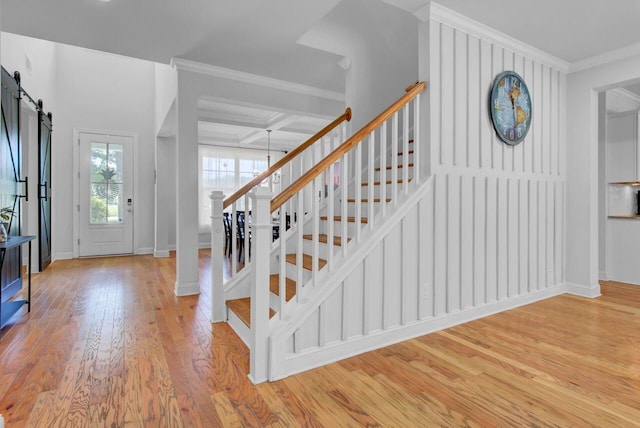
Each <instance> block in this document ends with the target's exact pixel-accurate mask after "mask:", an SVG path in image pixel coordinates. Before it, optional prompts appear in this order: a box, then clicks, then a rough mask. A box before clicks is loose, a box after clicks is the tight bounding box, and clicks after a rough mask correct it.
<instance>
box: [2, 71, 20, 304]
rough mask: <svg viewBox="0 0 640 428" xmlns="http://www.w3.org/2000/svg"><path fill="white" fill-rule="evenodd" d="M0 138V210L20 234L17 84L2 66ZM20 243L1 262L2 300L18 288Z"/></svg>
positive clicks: (10, 229) (14, 232)
mask: <svg viewBox="0 0 640 428" xmlns="http://www.w3.org/2000/svg"><path fill="white" fill-rule="evenodd" d="M1 132H2V137H1V139H0V209H8V210H12V211H13V216H11V219H10V220H9V223H8V226H7V227H6V228H7V232H8V234H9V235H20V197H21V190H20V189H21V188H22V185H21V182H20V165H21V164H22V162H21V160H20V157H21V151H20V85H19V83H18V82H17V81H16V80H15V79H14V78H13V77H12V76H11V75H10V74H9V73H8V72H7V71H6V70H5V69H4V68H3V69H2V130H1ZM21 259H22V251H21V248H20V246H18V247H15V248H12V249H10V250H7V251H6V253H5V255H4V260H3V265H2V277H1V278H0V285H1V286H2V290H3V291H2V300H3V301H6V300H7V299H9V298H10V297H12V296H13V295H14V294H15V293H16V292H17V291H18V290H20V288H21V287H22V277H21V266H22V260H21Z"/></svg>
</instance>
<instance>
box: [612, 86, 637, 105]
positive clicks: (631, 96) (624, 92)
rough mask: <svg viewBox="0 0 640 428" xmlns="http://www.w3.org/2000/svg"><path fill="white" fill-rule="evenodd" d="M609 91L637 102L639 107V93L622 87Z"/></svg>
mask: <svg viewBox="0 0 640 428" xmlns="http://www.w3.org/2000/svg"><path fill="white" fill-rule="evenodd" d="M610 91H611V92H612V93H614V94H616V95H618V96H619V97H622V98H625V99H627V101H630V102H632V103H635V104H638V106H639V107H640V95H638V94H635V93H633V92H631V91H629V90H627V89H624V88H615V89H610Z"/></svg>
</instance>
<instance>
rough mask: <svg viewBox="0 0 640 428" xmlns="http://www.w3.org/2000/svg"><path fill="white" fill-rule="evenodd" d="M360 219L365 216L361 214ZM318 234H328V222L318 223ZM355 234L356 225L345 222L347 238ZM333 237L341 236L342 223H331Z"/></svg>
mask: <svg viewBox="0 0 640 428" xmlns="http://www.w3.org/2000/svg"><path fill="white" fill-rule="evenodd" d="M362 217H366V214H365V213H364V212H363V214H362ZM320 233H324V234H327V235H328V234H329V222H328V221H326V220H325V221H321V222H320ZM355 233H356V224H355V223H351V222H347V237H350V236H354V235H355ZM333 235H334V236H340V237H341V238H342V237H343V236H342V222H341V221H334V222H333Z"/></svg>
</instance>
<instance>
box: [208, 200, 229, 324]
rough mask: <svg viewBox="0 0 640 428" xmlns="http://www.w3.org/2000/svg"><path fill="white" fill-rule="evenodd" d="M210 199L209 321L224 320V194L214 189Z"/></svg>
mask: <svg viewBox="0 0 640 428" xmlns="http://www.w3.org/2000/svg"><path fill="white" fill-rule="evenodd" d="M209 199H211V322H220V321H226V320H227V319H226V316H225V310H224V304H225V302H224V280H223V274H222V257H224V254H223V251H221V250H223V248H224V224H223V223H222V222H223V214H222V210H223V208H222V203H223V199H224V195H223V194H222V192H221V191H219V190H214V191H213V192H211V194H210V195H209Z"/></svg>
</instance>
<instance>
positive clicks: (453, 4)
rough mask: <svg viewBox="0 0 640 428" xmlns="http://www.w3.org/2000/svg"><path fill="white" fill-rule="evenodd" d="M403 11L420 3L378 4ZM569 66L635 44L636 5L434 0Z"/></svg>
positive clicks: (592, 0) (638, 37)
mask: <svg viewBox="0 0 640 428" xmlns="http://www.w3.org/2000/svg"><path fill="white" fill-rule="evenodd" d="M383 1H386V2H387V3H390V4H395V5H396V6H398V7H401V8H403V9H405V10H408V11H411V12H413V11H416V10H418V9H420V8H421V7H423V6H424V5H426V4H427V3H428V1H426V0H383ZM437 3H439V4H441V5H442V6H444V7H446V8H448V9H451V10H453V11H455V12H458V13H460V14H462V15H464V16H467V17H469V18H471V19H473V20H475V21H478V22H480V23H482V24H485V25H487V26H489V27H491V28H494V29H496V30H498V31H501V32H502V33H505V34H507V35H509V36H511V37H513V38H515V39H517V40H520V41H522V42H525V43H527V44H529V45H531V46H534V47H536V48H538V49H540V50H542V51H544V52H547V53H549V54H551V55H553V56H556V57H558V58H560V59H563V60H565V61H567V62H569V63H572V62H577V61H581V60H584V59H587V58H590V57H594V56H597V55H601V54H603V53H606V52H609V51H612V50H615V49H620V48H624V47H627V46H630V45H637V44H640V1H638V0H529V1H524V0H437Z"/></svg>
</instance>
